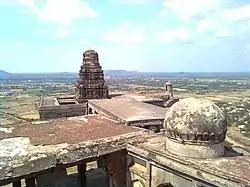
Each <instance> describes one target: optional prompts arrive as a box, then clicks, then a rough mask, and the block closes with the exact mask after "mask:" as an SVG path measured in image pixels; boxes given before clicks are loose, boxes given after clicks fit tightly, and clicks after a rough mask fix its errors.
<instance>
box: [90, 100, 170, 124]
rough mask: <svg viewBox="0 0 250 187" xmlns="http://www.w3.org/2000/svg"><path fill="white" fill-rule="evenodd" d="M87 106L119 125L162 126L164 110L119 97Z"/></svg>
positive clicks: (92, 101)
mask: <svg viewBox="0 0 250 187" xmlns="http://www.w3.org/2000/svg"><path fill="white" fill-rule="evenodd" d="M88 106H89V108H91V109H92V110H94V111H96V112H97V113H102V114H104V115H107V116H109V117H111V118H112V119H114V120H116V121H118V122H119V123H123V124H127V125H133V126H147V125H162V124H163V121H164V117H165V113H166V109H164V108H161V107H158V106H154V105H151V104H147V103H143V102H141V101H137V100H135V99H132V98H130V97H126V96H121V97H115V98H113V99H103V100H89V101H88Z"/></svg>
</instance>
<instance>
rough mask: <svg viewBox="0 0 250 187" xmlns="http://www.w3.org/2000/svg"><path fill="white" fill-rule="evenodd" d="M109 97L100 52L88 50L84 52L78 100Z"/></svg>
mask: <svg viewBox="0 0 250 187" xmlns="http://www.w3.org/2000/svg"><path fill="white" fill-rule="evenodd" d="M107 98H108V87H107V85H106V84H105V80H104V73H103V70H102V67H101V66H100V63H99V58H98V53H97V52H96V51H94V50H87V51H85V52H84V53H83V63H82V65H81V69H80V72H79V79H78V81H77V85H76V100H77V102H78V103H83V102H86V101H87V100H88V99H107Z"/></svg>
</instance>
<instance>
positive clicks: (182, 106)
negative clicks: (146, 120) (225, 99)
mask: <svg viewBox="0 0 250 187" xmlns="http://www.w3.org/2000/svg"><path fill="white" fill-rule="evenodd" d="M164 128H165V132H166V136H167V139H168V141H167V145H166V146H167V147H168V148H169V147H172V148H173V145H170V144H168V142H169V141H172V142H175V143H179V144H182V145H184V144H185V145H189V146H190V145H193V146H194V145H198V146H203V147H204V146H213V145H219V144H220V145H219V147H220V148H219V149H221V150H218V146H217V148H216V150H213V151H212V152H213V153H211V155H210V156H213V155H222V154H224V146H223V145H222V143H223V142H224V140H225V137H226V131H227V121H226V118H225V115H224V113H223V112H222V110H221V109H220V108H219V107H218V106H217V105H215V104H214V103H213V102H211V101H209V100H206V99H202V98H186V99H180V100H179V101H178V102H176V103H175V104H174V105H172V106H171V107H170V108H169V109H168V110H167V112H166V116H165V120H164ZM174 147H175V148H177V147H178V146H177V145H175V146H174ZM187 147H188V146H185V148H184V147H183V148H184V149H186V148H187ZM213 147H214V146H213ZM215 147H216V146H215ZM172 148H170V149H172ZM179 148H180V147H179ZM190 148H191V146H190ZM193 148H194V147H193ZM197 149H201V147H199V148H197ZM197 149H196V151H197ZM176 151H177V150H175V151H174V152H176ZM210 151H211V150H210ZM218 151H219V152H218ZM185 152H186V153H187V152H188V151H187V150H186V151H185ZM196 154H197V155H199V154H200V152H199V154H198V153H196ZM201 155H203V153H202V154H201ZM205 155H206V154H205ZM205 155H203V156H199V157H204V156H205ZM208 155H209V154H208ZM205 157H206V156H205Z"/></svg>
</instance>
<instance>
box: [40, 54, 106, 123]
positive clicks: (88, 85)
mask: <svg viewBox="0 0 250 187" xmlns="http://www.w3.org/2000/svg"><path fill="white" fill-rule="evenodd" d="M108 97H109V93H108V87H107V85H106V84H105V80H104V73H103V70H102V67H101V66H100V63H99V59H98V53H97V52H96V51H94V50H87V51H85V52H84V53H83V63H82V65H81V69H80V72H79V79H78V81H77V84H76V89H75V95H60V96H57V95H54V96H46V97H44V96H42V97H41V101H40V104H39V109H38V110H39V115H40V119H41V120H46V119H55V118H62V117H73V116H81V115H85V114H88V111H87V104H88V103H87V102H88V100H89V99H107V98H108Z"/></svg>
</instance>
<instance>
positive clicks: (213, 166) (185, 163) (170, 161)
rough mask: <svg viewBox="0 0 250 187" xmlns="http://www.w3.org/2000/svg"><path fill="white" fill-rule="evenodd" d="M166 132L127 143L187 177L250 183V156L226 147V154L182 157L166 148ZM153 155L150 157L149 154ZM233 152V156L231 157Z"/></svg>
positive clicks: (134, 151)
mask: <svg viewBox="0 0 250 187" xmlns="http://www.w3.org/2000/svg"><path fill="white" fill-rule="evenodd" d="M165 140H166V137H165V136H164V135H159V134H158V135H155V137H153V136H151V137H149V138H148V139H147V140H146V141H145V142H143V143H138V144H137V145H135V144H134V143H132V144H129V143H128V145H127V150H128V151H129V152H130V151H131V154H133V155H135V154H137V155H138V156H139V157H142V158H144V159H145V160H147V161H149V162H150V161H151V162H152V163H155V164H156V165H157V166H160V167H163V166H164V167H165V168H164V169H165V170H166V171H171V172H172V173H176V171H177V173H179V174H180V175H181V174H182V175H183V176H185V177H186V178H190V179H191V180H192V179H193V178H195V179H200V180H201V181H206V182H208V183H210V185H211V186H228V187H235V186H239V187H241V186H242V187H243V186H250V172H249V171H250V156H249V155H244V156H232V154H231V151H230V149H226V152H225V155H226V156H224V157H219V158H213V159H193V158H187V157H181V156H178V155H175V154H172V153H170V152H168V151H167V150H166V149H165ZM149 155H150V156H149ZM229 155H231V156H229Z"/></svg>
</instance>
